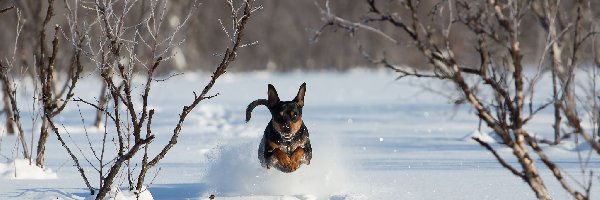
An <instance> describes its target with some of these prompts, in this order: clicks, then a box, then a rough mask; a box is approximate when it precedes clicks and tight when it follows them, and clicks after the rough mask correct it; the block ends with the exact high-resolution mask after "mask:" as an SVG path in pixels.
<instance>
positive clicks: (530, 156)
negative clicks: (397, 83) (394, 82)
mask: <svg viewBox="0 0 600 200" xmlns="http://www.w3.org/2000/svg"><path fill="white" fill-rule="evenodd" d="M365 5H367V7H368V12H367V14H365V15H364V16H363V18H362V20H361V21H359V22H353V21H350V20H346V19H344V18H341V17H338V16H336V15H335V14H334V13H333V12H332V10H331V9H330V6H329V2H327V3H326V4H325V5H324V6H323V5H319V8H320V10H321V13H322V18H323V21H324V25H323V26H321V28H320V29H319V30H318V31H317V32H316V37H317V38H318V37H319V36H320V35H322V34H323V33H324V31H325V30H327V28H329V27H333V28H334V29H339V28H341V29H343V30H347V31H348V33H350V35H356V34H359V33H360V32H365V33H366V34H371V35H376V36H379V37H382V38H384V39H386V40H387V41H388V42H389V43H391V44H394V45H396V46H397V47H398V48H410V49H412V50H416V51H417V52H419V53H420V54H421V56H422V58H423V59H424V60H425V61H426V62H427V63H428V65H429V67H428V69H427V70H425V69H422V70H416V69H414V68H410V67H403V66H399V65H395V64H394V63H393V62H390V61H389V60H388V57H387V56H389V55H387V54H385V53H384V54H383V57H380V58H377V57H376V56H374V55H373V52H372V51H368V50H365V49H363V46H362V44H363V43H364V41H360V40H356V44H357V46H358V49H359V50H360V51H361V53H362V54H363V56H364V57H366V58H367V60H369V61H370V62H372V63H375V64H380V65H383V66H385V67H387V68H389V69H391V70H393V71H395V72H396V73H398V74H399V78H403V77H408V76H411V77H417V78H434V79H441V80H444V81H447V82H449V83H453V85H454V86H455V87H456V88H457V90H456V91H457V93H458V94H459V96H460V98H459V99H454V102H466V103H468V104H469V105H470V106H471V107H472V108H473V109H475V110H476V111H477V116H478V117H479V118H480V119H481V120H482V121H483V122H485V124H487V126H488V127H489V128H491V129H493V130H494V132H495V134H496V135H497V136H498V137H499V138H501V143H502V145H503V146H505V147H507V148H510V149H511V151H512V155H513V156H512V157H513V159H516V160H517V161H518V165H512V164H510V163H508V162H506V161H505V159H507V158H505V157H503V156H502V155H500V154H498V153H497V152H496V150H495V148H494V147H493V146H491V145H490V144H488V143H486V142H484V141H482V140H479V139H478V138H473V139H474V140H476V141H477V142H478V143H479V144H481V145H482V146H483V147H485V148H486V149H487V150H488V151H490V152H491V153H492V154H493V155H494V157H495V158H496V159H497V160H498V162H499V163H500V164H501V165H502V166H503V167H504V168H506V169H508V170H509V171H510V172H511V173H512V174H514V175H515V176H517V177H519V178H521V179H522V180H523V181H525V182H526V183H527V184H528V185H529V187H530V188H531V189H532V190H533V191H534V192H535V194H536V196H537V197H538V198H539V199H552V197H551V196H550V192H549V191H548V189H547V187H546V185H545V184H544V180H543V179H542V177H541V176H540V170H541V169H544V168H540V167H539V166H538V165H540V164H541V165H544V166H545V167H547V169H549V170H550V172H551V173H552V175H553V176H554V180H555V181H557V182H559V183H560V185H561V186H562V188H563V189H564V190H565V191H567V192H568V193H569V194H570V195H571V196H572V197H573V198H574V199H589V198H590V190H591V185H592V184H591V183H592V180H593V179H592V178H591V174H592V172H591V170H590V169H585V168H583V169H582V170H581V173H582V175H583V176H582V177H584V178H583V179H582V180H578V179H574V178H568V177H569V176H566V175H565V172H564V171H563V170H561V168H560V167H559V166H558V165H557V164H556V163H555V161H554V160H553V159H552V158H551V157H550V156H549V155H547V154H546V153H545V152H544V149H543V148H541V147H540V142H539V141H538V139H536V138H535V136H534V135H532V134H531V132H530V131H528V130H527V128H526V127H525V125H526V124H527V123H528V122H530V121H531V120H532V119H533V118H534V117H535V115H536V113H538V112H539V111H541V110H543V109H546V108H549V107H550V105H554V106H553V108H554V109H555V112H554V113H555V121H554V124H553V125H552V126H553V127H554V128H555V141H553V142H550V143H554V144H557V143H559V142H560V139H561V138H563V137H564V135H569V133H574V134H575V136H576V137H581V138H583V139H584V140H585V141H586V142H587V143H588V144H589V145H591V147H592V150H593V151H595V152H596V156H597V154H598V153H600V146H599V144H598V143H597V142H596V141H595V140H594V135H595V134H590V131H589V130H587V129H585V128H584V127H583V126H582V116H581V114H580V113H582V110H580V109H581V108H582V107H580V106H578V105H577V103H578V101H577V98H578V97H577V94H576V90H575V79H574V77H575V76H576V75H577V74H579V73H580V72H581V70H579V69H578V65H579V64H580V59H579V58H580V57H581V56H582V55H583V54H582V53H581V52H582V51H585V50H586V49H589V48H592V47H591V46H592V45H590V44H593V43H590V42H589V41H590V40H591V39H593V38H595V37H596V34H597V31H596V29H597V27H596V25H594V21H597V20H598V19H597V18H596V17H595V16H594V15H593V13H592V10H593V9H591V6H592V2H591V1H583V0H581V1H574V2H570V1H566V2H562V3H561V2H560V1H513V0H509V1H474V2H473V1H460V0H456V1H454V0H449V1H439V2H438V3H427V2H426V1H418V0H407V1H386V2H377V1H375V0H367V1H366V2H365ZM528 17H529V18H531V17H534V18H535V19H537V21H538V22H539V24H540V25H541V27H542V28H543V29H544V30H545V31H546V35H547V39H546V42H545V45H543V49H541V51H539V52H542V53H541V55H540V56H537V55H530V54H524V53H523V51H522V49H523V47H522V44H527V43H526V42H523V38H524V36H523V34H524V31H523V29H524V28H523V27H522V21H524V20H525V19H527V18H528ZM380 24H387V25H392V26H394V27H395V29H393V30H384V29H379V28H377V27H378V25H380ZM458 33H460V34H461V35H462V40H456V39H455V38H456V34H458ZM399 35H403V36H407V37H406V38H408V39H406V40H400V39H398V37H399ZM453 38H454V39H453ZM464 44H471V47H470V49H471V50H467V51H466V52H467V53H470V54H471V55H472V56H471V57H477V58H479V59H478V61H479V62H478V63H475V64H472V63H473V62H472V61H471V60H465V59H461V58H460V57H457V56H456V54H455V52H456V50H457V49H462V48H461V45H463V46H464ZM594 46H595V45H594ZM463 51H464V49H463ZM461 53H465V52H461ZM395 56H396V55H393V56H391V57H392V58H393V57H395ZM525 56H527V57H529V58H528V59H532V58H533V59H534V60H537V66H534V67H537V68H533V70H532V71H533V72H534V73H525V72H524V71H525V68H526V67H525V65H526V64H525V62H524V57H525ZM536 56H537V57H536ZM548 60H549V62H550V63H551V67H549V68H550V69H549V70H544V68H545V66H546V65H545V63H546V62H548ZM544 71H549V72H551V73H552V76H553V79H555V80H554V85H548V86H541V85H539V84H538V80H539V79H540V77H541V76H542V75H543V72H544ZM480 83H483V84H480ZM540 87H552V88H553V91H554V94H553V95H552V96H553V98H552V99H551V100H548V101H547V102H539V101H537V100H535V99H534V98H533V97H534V94H535V91H536V89H539V88H540ZM489 91H491V92H492V94H493V95H492V96H493V98H491V100H490V98H486V95H485V94H484V93H485V92H488V93H489ZM592 94H596V93H595V92H594V93H592ZM592 99H593V100H592V101H587V102H588V103H590V106H589V107H593V106H592V105H591V104H596V101H597V99H595V98H592ZM596 107H597V106H596ZM591 112H598V111H597V110H593V111H591ZM562 118H566V120H567V122H568V126H569V127H570V128H571V130H570V131H567V132H569V133H563V132H564V131H565V130H564V128H561V119H562ZM536 160H539V161H540V162H536ZM582 162H586V161H582Z"/></svg>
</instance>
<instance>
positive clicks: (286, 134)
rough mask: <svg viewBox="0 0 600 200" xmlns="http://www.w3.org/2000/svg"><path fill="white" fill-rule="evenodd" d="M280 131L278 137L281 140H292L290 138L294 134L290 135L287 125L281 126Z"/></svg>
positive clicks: (290, 131)
mask: <svg viewBox="0 0 600 200" xmlns="http://www.w3.org/2000/svg"><path fill="white" fill-rule="evenodd" d="M281 131H282V132H280V133H279V135H281V138H282V139H284V140H287V141H289V140H292V136H293V135H294V134H292V129H291V127H290V125H289V124H284V125H283V126H281Z"/></svg>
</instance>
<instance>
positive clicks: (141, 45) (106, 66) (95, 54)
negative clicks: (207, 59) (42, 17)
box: [45, 0, 259, 199]
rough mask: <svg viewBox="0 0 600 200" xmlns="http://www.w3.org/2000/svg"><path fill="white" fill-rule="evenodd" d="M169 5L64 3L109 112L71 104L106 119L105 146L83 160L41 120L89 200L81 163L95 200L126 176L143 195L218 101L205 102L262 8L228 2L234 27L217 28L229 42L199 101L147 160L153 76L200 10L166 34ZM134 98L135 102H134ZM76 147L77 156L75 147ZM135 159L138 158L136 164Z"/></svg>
mask: <svg viewBox="0 0 600 200" xmlns="http://www.w3.org/2000/svg"><path fill="white" fill-rule="evenodd" d="M168 3H169V1H167V0H150V1H118V2H113V1H93V2H87V1H81V2H79V1H74V2H71V1H66V0H65V4H66V6H67V10H68V14H67V16H68V19H69V24H70V30H71V31H70V32H69V33H70V36H71V38H70V39H68V40H69V41H70V43H71V45H73V47H74V48H75V49H77V51H79V52H80V53H79V54H78V55H81V56H82V58H85V59H86V60H87V62H86V63H91V64H92V65H93V66H94V67H95V68H96V69H97V71H98V72H99V74H100V77H101V79H102V81H103V84H105V86H106V95H107V96H108V99H107V101H106V102H107V103H106V104H104V103H103V102H99V101H98V102H95V101H92V100H86V99H82V98H75V99H74V100H73V101H75V102H78V103H83V104H86V105H89V106H92V107H93V108H95V109H97V110H99V111H100V112H101V113H102V116H103V117H104V118H105V119H107V122H106V123H105V124H104V126H105V127H104V132H103V134H102V136H101V137H102V145H101V146H100V147H98V146H93V145H92V144H91V143H89V149H90V151H91V155H86V154H84V153H83V152H81V150H80V153H81V155H79V154H78V153H76V152H73V151H72V150H71V148H72V147H70V146H72V144H71V145H69V144H67V142H66V141H65V139H64V137H65V136H64V132H62V131H61V129H59V126H58V125H57V124H56V123H55V122H54V120H53V116H52V115H51V113H49V112H45V119H46V120H47V122H48V125H49V126H50V127H51V130H52V131H53V132H54V133H55V135H56V136H57V138H58V140H59V141H60V143H61V144H62V145H63V147H64V148H65V149H66V151H67V153H68V154H69V155H70V156H71V158H72V159H73V161H74V162H75V165H76V166H77V168H78V169H79V172H80V174H81V176H82V178H83V179H84V181H85V182H86V185H87V187H88V189H89V190H90V192H91V194H92V195H93V194H95V191H96V189H95V188H94V186H92V184H90V183H89V181H88V176H90V173H89V172H85V171H84V169H83V168H82V167H81V163H80V162H82V161H85V162H87V163H88V164H90V165H91V166H92V167H93V169H94V170H95V172H92V173H93V174H94V173H95V174H97V175H98V176H99V179H100V182H99V184H98V194H97V195H96V199H103V198H104V197H105V196H106V195H107V194H108V192H109V191H110V190H111V188H112V187H115V182H117V181H116V180H118V179H119V177H122V176H124V175H123V174H125V175H126V177H125V179H126V180H127V183H128V185H129V189H130V190H132V191H137V192H138V194H139V193H140V192H142V191H143V190H144V186H145V184H147V183H146V181H145V179H146V176H147V173H148V171H149V170H150V169H151V168H153V167H155V166H156V165H157V164H158V163H159V162H160V160H161V159H163V158H164V157H165V156H166V155H167V153H168V152H169V151H170V150H171V148H172V147H173V146H174V145H175V144H177V138H178V137H179V134H180V132H181V130H182V128H183V124H184V122H185V119H186V118H187V116H188V114H189V113H190V112H192V111H193V110H194V109H195V108H196V106H197V105H198V104H200V102H201V101H203V100H205V99H210V98H212V97H214V96H216V95H210V94H209V92H210V91H211V89H212V87H213V85H214V84H215V83H216V81H217V80H218V78H219V77H220V76H221V75H223V74H224V73H225V72H226V70H227V68H228V66H229V65H230V64H231V63H232V62H233V61H234V60H235V59H236V56H237V53H238V51H239V49H240V48H241V47H244V46H246V44H244V41H242V38H243V35H244V30H245V28H246V26H247V22H248V20H249V19H250V15H251V13H252V12H254V11H256V10H257V9H258V8H259V7H254V5H253V4H254V1H253V0H246V1H242V2H240V3H239V4H238V3H234V1H232V0H230V1H226V2H225V3H226V4H227V5H228V6H229V7H230V9H231V10H230V11H231V15H230V17H231V24H229V25H230V26H228V27H231V28H226V27H225V26H223V27H222V28H223V30H224V33H223V34H224V35H226V36H227V39H228V40H229V41H230V43H229V44H228V45H227V48H226V50H224V52H223V53H222V54H220V55H219V56H220V57H221V58H220V62H219V63H218V66H217V67H216V69H215V70H214V72H213V74H212V77H211V79H210V81H209V82H208V83H206V85H205V86H204V88H203V89H202V91H201V92H200V93H196V92H193V95H194V96H193V100H192V101H191V102H190V103H189V104H188V105H185V106H183V108H182V110H181V112H180V113H179V120H178V122H177V124H175V126H174V129H173V133H172V134H170V140H169V142H168V143H167V144H165V145H164V146H163V147H162V148H160V149H161V150H160V152H159V153H157V154H156V155H150V154H149V151H148V149H149V148H150V147H151V143H152V142H153V140H154V139H155V138H156V136H155V134H153V132H152V121H153V117H154V109H151V108H149V106H148V102H149V100H150V98H151V97H150V93H151V89H152V85H153V83H154V82H156V81H157V79H156V76H157V72H158V70H159V69H160V67H161V66H163V65H164V63H165V62H168V61H170V60H171V59H172V58H173V49H174V48H176V47H178V46H180V45H181V44H183V43H184V42H185V39H186V38H185V37H183V36H182V34H181V32H182V30H183V28H184V26H186V25H187V23H188V20H189V19H190V18H191V17H192V16H193V13H194V12H195V11H196V10H197V9H198V7H199V6H200V4H199V3H198V2H196V1H193V2H189V3H190V5H189V6H188V8H189V9H188V10H187V12H186V13H185V15H183V16H180V17H181V19H182V20H181V23H180V24H178V25H177V27H176V28H175V29H174V30H172V31H171V32H165V31H164V30H165V29H163V28H162V26H166V25H165V23H166V22H165V21H166V20H167V18H166V16H167V10H168V9H167V7H168V6H169V5H168ZM140 6H141V7H143V8H144V9H145V12H142V13H141V16H140V15H138V14H139V13H136V12H132V10H133V9H137V8H139V7H140ZM81 10H85V11H86V12H90V13H91V14H92V15H87V16H92V17H90V18H88V19H82V18H81V17H78V15H79V13H80V12H82V11H81ZM136 20H139V21H136ZM140 76H141V77H145V81H144V83H142V84H141V86H140V85H139V84H136V83H134V81H133V79H134V78H135V77H140ZM138 93H139V94H140V96H139V97H138V96H137V95H136V94H138ZM102 95H104V94H102ZM136 98H140V100H141V101H137V100H136ZM102 104H104V105H102ZM94 117H96V116H94ZM82 118H83V116H82ZM86 136H87V137H90V136H89V135H86ZM110 138H114V142H111V141H110ZM74 145H75V146H76V148H79V147H78V146H77V144H74ZM111 146H114V148H116V152H115V153H114V154H111V153H109V152H110V151H108V150H107V148H111ZM139 154H143V155H142V156H139ZM136 155H137V156H136ZM133 168H136V169H137V170H134V169H133ZM124 172H125V173H124Z"/></svg>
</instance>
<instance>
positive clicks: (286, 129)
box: [281, 124, 290, 133]
mask: <svg viewBox="0 0 600 200" xmlns="http://www.w3.org/2000/svg"><path fill="white" fill-rule="evenodd" d="M281 129H283V132H286V133H289V132H290V125H289V124H284V125H283V126H281Z"/></svg>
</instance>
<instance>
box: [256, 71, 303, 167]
mask: <svg viewBox="0 0 600 200" xmlns="http://www.w3.org/2000/svg"><path fill="white" fill-rule="evenodd" d="M305 92H306V83H303V84H302V85H301V86H300V89H299V90H298V95H296V98H294V100H292V101H280V100H279V95H277V91H276V90H275V87H273V85H271V84H269V89H268V92H267V94H268V99H257V100H255V101H253V102H252V103H250V104H249V105H248V108H247V109H246V122H248V121H250V117H251V113H252V110H254V108H255V107H256V106H259V105H264V106H266V107H267V108H268V109H269V111H270V112H271V121H270V122H269V124H268V125H267V128H266V129H265V133H264V135H263V138H262V140H261V142H260V145H259V147H258V159H259V160H260V163H261V165H262V166H263V167H266V168H268V169H270V168H271V167H275V168H276V169H279V170H280V171H282V172H293V171H296V170H297V169H298V168H299V167H300V165H301V164H306V165H308V164H310V159H311V158H312V147H311V146H310V139H309V138H308V136H309V134H308V129H307V128H306V126H305V125H304V122H303V121H302V108H303V107H304V93H305Z"/></svg>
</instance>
